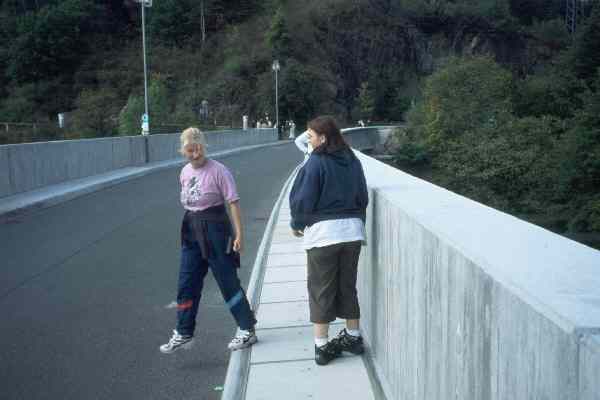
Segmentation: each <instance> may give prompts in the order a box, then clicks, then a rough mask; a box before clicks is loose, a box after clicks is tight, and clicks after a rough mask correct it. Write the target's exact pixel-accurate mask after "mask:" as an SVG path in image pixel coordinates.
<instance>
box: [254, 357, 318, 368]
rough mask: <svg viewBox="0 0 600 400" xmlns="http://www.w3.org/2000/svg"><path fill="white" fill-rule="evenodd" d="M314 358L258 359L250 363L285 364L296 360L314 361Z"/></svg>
mask: <svg viewBox="0 0 600 400" xmlns="http://www.w3.org/2000/svg"><path fill="white" fill-rule="evenodd" d="M314 360H315V359H314V358H294V359H293V360H291V359H290V360H277V361H259V362H256V363H251V365H252V366H255V365H265V364H286V363H292V362H298V361H314Z"/></svg>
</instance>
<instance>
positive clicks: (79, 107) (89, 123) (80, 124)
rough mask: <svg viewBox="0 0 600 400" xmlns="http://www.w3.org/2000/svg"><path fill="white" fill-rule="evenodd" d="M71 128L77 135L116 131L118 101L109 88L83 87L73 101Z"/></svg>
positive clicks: (107, 134) (84, 135)
mask: <svg viewBox="0 0 600 400" xmlns="http://www.w3.org/2000/svg"><path fill="white" fill-rule="evenodd" d="M75 106H76V109H75V111H74V112H73V128H74V132H75V133H76V134H77V135H78V136H83V137H102V136H113V135H114V134H115V133H116V131H117V121H118V112H119V102H118V98H117V95H116V93H115V92H114V91H112V90H110V89H106V88H104V89H99V90H91V89H85V90H83V91H82V92H81V93H80V94H79V97H78V98H77V101H76V102H75Z"/></svg>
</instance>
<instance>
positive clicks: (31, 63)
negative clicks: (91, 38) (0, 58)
mask: <svg viewBox="0 0 600 400" xmlns="http://www.w3.org/2000/svg"><path fill="white" fill-rule="evenodd" d="M92 10H93V3H92V2H91V0H65V1H63V2H60V3H58V4H57V5H55V6H46V7H43V8H42V9H41V10H40V11H39V12H37V13H28V14H25V15H23V16H21V17H18V19H17V25H16V32H15V33H16V40H14V41H13V42H12V43H11V46H10V48H9V49H8V56H9V63H8V67H7V73H8V76H9V78H10V79H11V80H14V81H16V82H20V83H23V82H32V81H36V80H41V79H49V78H52V77H54V76H56V75H60V74H63V73H65V72H68V71H73V70H75V68H76V67H77V65H79V61H80V56H79V55H80V54H81V51H82V50H83V49H85V44H84V42H83V40H82V35H81V32H82V30H83V29H84V27H85V24H86V23H87V19H88V18H89V17H90V16H91V12H92Z"/></svg>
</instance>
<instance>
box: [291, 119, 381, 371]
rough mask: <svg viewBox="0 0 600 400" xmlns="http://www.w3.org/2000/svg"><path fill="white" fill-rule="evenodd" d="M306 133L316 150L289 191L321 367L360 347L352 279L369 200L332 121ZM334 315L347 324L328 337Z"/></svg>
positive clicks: (352, 158) (310, 127)
mask: <svg viewBox="0 0 600 400" xmlns="http://www.w3.org/2000/svg"><path fill="white" fill-rule="evenodd" d="M307 137H308V143H309V144H310V145H311V146H312V148H313V149H314V150H313V151H312V153H311V154H310V157H309V158H308V160H307V161H306V163H305V164H304V165H303V166H302V167H301V168H300V170H299V171H298V175H297V177H296V180H295V181H294V185H293V187H292V190H291V193H290V209H291V214H292V221H291V227H292V230H293V233H294V235H295V236H298V237H301V236H303V237H304V239H303V247H304V249H305V250H306V252H307V268H308V295H309V308H310V321H311V322H312V323H313V324H314V336H315V362H316V363H317V364H318V365H325V364H327V363H329V361H331V360H333V359H334V358H336V357H338V356H339V355H340V354H341V352H342V351H348V352H351V353H353V354H361V353H362V352H363V351H364V347H363V340H362V337H361V334H360V331H359V320H360V308H359V304H358V297H357V292H356V277H357V269H358V257H359V255H360V250H361V244H362V243H363V242H364V240H365V217H366V207H367V204H368V201H369V199H368V192H367V185H366V180H365V175H364V172H363V169H362V165H361V163H360V161H359V160H358V158H357V157H356V155H355V154H354V153H353V151H352V149H350V147H349V146H348V145H347V144H346V142H345V141H344V138H343V137H342V134H341V132H340V129H339V128H338V126H337V124H336V122H335V120H334V119H333V118H332V117H329V116H321V117H317V118H315V119H313V120H312V121H310V122H309V123H308V131H307ZM336 317H339V318H344V319H346V328H345V329H343V330H342V331H341V332H340V333H339V334H338V336H337V337H336V338H334V339H332V340H331V341H329V323H330V322H332V321H334V320H335V319H336Z"/></svg>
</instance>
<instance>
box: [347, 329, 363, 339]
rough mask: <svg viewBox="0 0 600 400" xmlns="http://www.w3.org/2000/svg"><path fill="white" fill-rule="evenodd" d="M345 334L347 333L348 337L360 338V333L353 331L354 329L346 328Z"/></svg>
mask: <svg viewBox="0 0 600 400" xmlns="http://www.w3.org/2000/svg"><path fill="white" fill-rule="evenodd" d="M346 332H348V335H350V336H354V337H360V331H359V330H358V329H357V330H354V329H348V328H346Z"/></svg>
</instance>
